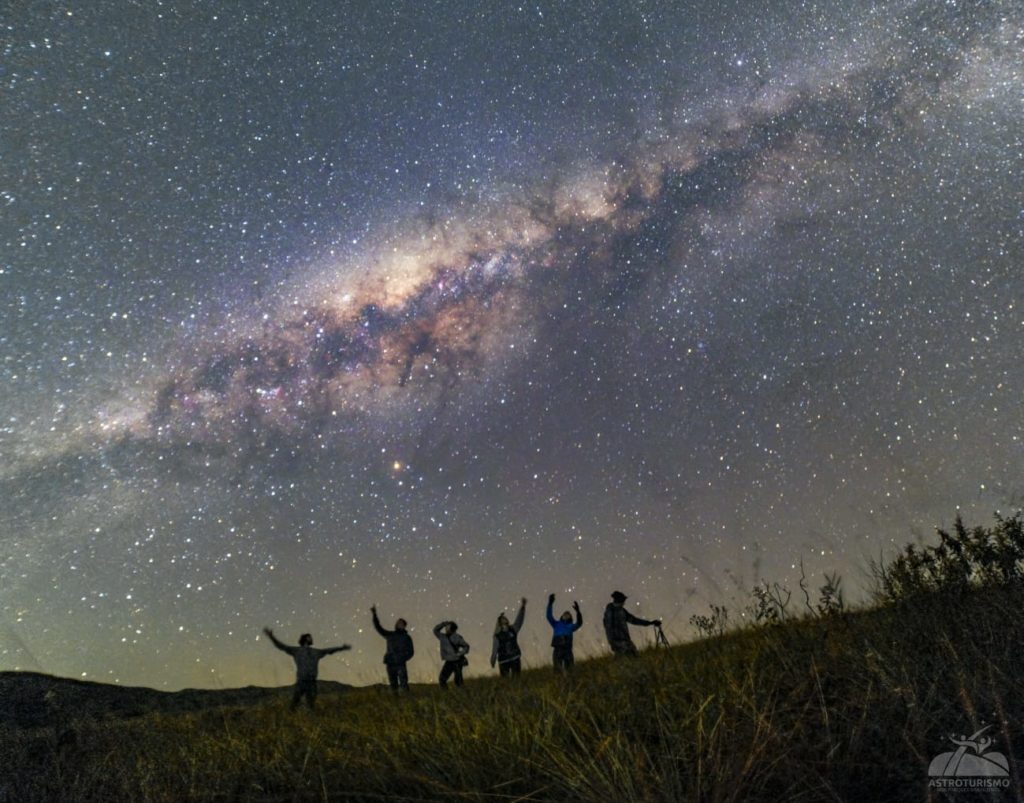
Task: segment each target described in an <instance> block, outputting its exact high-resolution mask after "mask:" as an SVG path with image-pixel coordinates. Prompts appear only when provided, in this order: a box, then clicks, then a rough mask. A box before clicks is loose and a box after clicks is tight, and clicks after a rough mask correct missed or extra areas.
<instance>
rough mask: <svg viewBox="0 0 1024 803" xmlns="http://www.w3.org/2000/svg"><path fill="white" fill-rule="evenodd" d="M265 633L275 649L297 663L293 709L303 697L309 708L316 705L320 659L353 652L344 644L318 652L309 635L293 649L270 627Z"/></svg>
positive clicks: (300, 638)
mask: <svg viewBox="0 0 1024 803" xmlns="http://www.w3.org/2000/svg"><path fill="white" fill-rule="evenodd" d="M263 632H264V633H265V634H266V636H267V638H269V639H270V640H271V641H272V642H273V644H274V646H275V647H277V648H278V649H279V650H281V651H282V652H286V653H288V654H289V655H290V656H291V657H292V659H293V660H294V661H295V693H294V694H293V695H292V708H295V707H296V706H297V705H298V704H299V702H300V701H301V700H302V698H303V697H305V698H306V703H307V704H308V705H309V707H310V708H313V706H315V705H316V692H317V684H316V677H317V673H318V670H319V667H320V659H321V658H323V657H325V656H328V655H333V654H334V653H336V652H343V651H344V650H351V649H352V647H351V646H350V645H348V644H342V645H341V646H340V647H328V648H327V649H326V650H318V649H317V648H315V647H314V646H313V637H312V636H311V635H310V634H309V633H303V634H302V635H301V636H299V646H297V647H293V646H292V645H291V644H285V643H283V642H281V641H279V640H278V639H277V637H276V636H274V631H273V630H271V629H270V628H269V627H265V628H263Z"/></svg>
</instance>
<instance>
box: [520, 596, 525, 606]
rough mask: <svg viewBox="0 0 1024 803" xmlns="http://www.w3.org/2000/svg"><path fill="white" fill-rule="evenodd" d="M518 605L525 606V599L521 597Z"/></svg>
mask: <svg viewBox="0 0 1024 803" xmlns="http://www.w3.org/2000/svg"><path fill="white" fill-rule="evenodd" d="M519 604H520V605H525V604H526V597H523V598H522V599H521V600H519Z"/></svg>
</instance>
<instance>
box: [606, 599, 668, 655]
mask: <svg viewBox="0 0 1024 803" xmlns="http://www.w3.org/2000/svg"><path fill="white" fill-rule="evenodd" d="M626 599H627V597H626V595H625V594H623V593H622V592H621V591H613V592H612V601H611V602H609V603H608V605H607V607H605V609H604V634H605V635H606V636H607V637H608V644H609V646H611V648H612V652H613V653H615V655H617V656H629V657H635V656H636V655H638V654H639V653H638V652H637V649H636V645H635V644H634V643H633V639H632V638H630V636H629V626H630V625H639V626H640V627H652V626H653V627H661V619H650V620H647V619H641V618H640V617H639V616H634V615H633V614H631V613H630V612H629V611H627V610H626V608H625V602H626Z"/></svg>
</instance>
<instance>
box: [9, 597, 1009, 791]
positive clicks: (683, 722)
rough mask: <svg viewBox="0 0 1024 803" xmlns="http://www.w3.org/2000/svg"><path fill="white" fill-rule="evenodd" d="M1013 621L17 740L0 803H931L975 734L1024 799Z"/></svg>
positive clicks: (940, 605)
mask: <svg viewBox="0 0 1024 803" xmlns="http://www.w3.org/2000/svg"><path fill="white" fill-rule="evenodd" d="M1022 606H1024V588H1022V586H1021V584H1019V583H1016V582H998V583H997V582H988V583H973V584H970V583H969V584H962V585H959V586H958V587H957V588H956V589H955V590H949V589H943V588H933V589H931V592H930V593H927V594H925V593H915V594H912V595H909V596H908V597H899V596H897V597H894V598H892V599H889V600H888V603H887V604H885V605H882V606H880V607H877V608H874V609H871V610H863V611H840V612H832V613H831V614H830V615H827V616H819V617H808V618H805V619H799V620H795V619H792V618H790V619H788V620H786V621H781V622H780V621H775V622H774V623H772V624H770V625H767V626H761V627H749V628H747V629H743V630H732V631H729V632H726V633H725V634H723V635H719V636H716V637H713V638H708V639H704V640H702V641H697V642H694V643H690V644H684V645H681V646H677V647H672V648H662V649H655V650H650V651H647V652H645V653H644V654H642V655H641V656H640V657H639V658H638V659H635V660H628V659H620V660H613V659H597V660H593V661H587V662H581V663H580V664H578V665H577V667H576V671H575V672H573V673H572V674H570V675H568V676H563V675H561V674H556V673H555V672H553V671H552V670H550V669H547V668H543V669H537V670H534V671H527V672H524V674H523V675H522V677H520V678H519V679H518V680H517V681H505V680H502V679H499V678H494V679H486V680H476V681H468V682H467V684H466V686H465V687H464V688H462V689H449V690H448V691H447V692H442V691H441V690H440V689H436V688H433V687H422V688H416V687H414V689H413V691H412V693H411V694H409V695H407V696H403V697H399V698H394V697H392V695H391V694H390V692H388V691H387V690H385V689H381V688H364V689H356V690H354V691H351V692H348V693H340V694H328V695H323V696H322V697H321V699H320V705H319V708H318V710H317V711H315V712H308V711H306V710H303V709H300V710H298V711H295V712H292V711H289V710H288V709H287V707H286V705H285V704H284V702H282V703H268V704H265V705H258V706H251V707H247V708H240V707H236V708H222V709H211V710H207V711H203V712H200V713H189V714H179V715H147V716H144V717H139V718H135V719H127V720H120V721H110V722H97V721H81V722H72V723H69V724H68V725H66V726H64V727H61V728H42V729H36V730H31V731H30V730H24V731H19V732H7V733H3V734H2V735H0V800H2V799H4V796H6V798H7V799H9V800H19V801H20V800H70V801H74V800H139V801H171V800H383V799H387V800H558V801H562V800H580V801H598V800H600V801H609V800H611V801H670V800H671V801H674V800H701V801H750V800H773V801H774V800H806V801H821V800H837V801H838V800H858V801H860V800H901V799H905V800H923V799H927V798H928V797H929V796H930V792H929V788H928V774H927V771H928V765H929V763H930V761H931V759H932V758H933V757H934V756H935V755H936V754H937V753H940V752H943V751H946V750H949V749H951V747H950V743H949V741H948V736H949V735H950V734H961V733H973V732H974V731H976V730H978V729H979V728H981V727H983V726H984V725H991V726H992V728H991V729H990V731H989V734H990V735H992V736H994V738H995V739H996V743H995V745H994V746H993V749H995V750H999V751H1000V752H1003V753H1004V754H1005V755H1007V756H1008V757H1009V758H1010V761H1011V788H1010V791H1009V792H1007V793H1005V795H1004V797H1003V799H1014V796H1015V799H1020V796H1021V793H1022V787H1021V782H1020V775H1021V770H1020V766H1019V764H1018V763H1017V757H1020V756H1024V740H1022V734H1021V727H1022V723H1024V680H1022V673H1021V672H1020V658H1021V656H1022V655H1024V623H1022V621H1021V617H1020V615H1019V612H1020V611H1021V609H1022Z"/></svg>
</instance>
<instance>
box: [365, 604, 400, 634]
mask: <svg viewBox="0 0 1024 803" xmlns="http://www.w3.org/2000/svg"><path fill="white" fill-rule="evenodd" d="M370 611H371V612H372V613H373V629H374V630H376V631H377V632H378V633H380V634H381V635H382V636H384V638H387V637H388V636H390V635H391V634H392V633H393V632H394V631H392V630H385V629H384V628H383V627H381V624H380V619H378V618H377V606H376V605H375V606H373V607H372V608H370Z"/></svg>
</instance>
